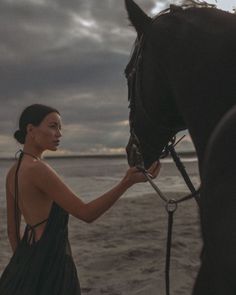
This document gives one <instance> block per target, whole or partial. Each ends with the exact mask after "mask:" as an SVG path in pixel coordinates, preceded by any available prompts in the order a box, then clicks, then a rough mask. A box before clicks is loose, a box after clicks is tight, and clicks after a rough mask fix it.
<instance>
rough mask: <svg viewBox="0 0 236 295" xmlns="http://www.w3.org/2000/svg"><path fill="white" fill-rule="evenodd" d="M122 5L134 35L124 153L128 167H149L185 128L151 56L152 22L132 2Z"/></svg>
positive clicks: (160, 68) (128, 70) (158, 65)
mask: <svg viewBox="0 0 236 295" xmlns="http://www.w3.org/2000/svg"><path fill="white" fill-rule="evenodd" d="M125 3H126V8H127V11H128V16H129V19H130V21H131V23H132V25H133V26H134V28H135V29H136V32H137V39H136V41H135V46H134V50H133V54H132V56H131V59H130V61H129V63H128V65H127V66H126V69H125V74H126V78H127V80H128V90H129V102H130V105H129V108H130V115H129V121H130V134H131V136H130V139H129V143H128V145H127V147H126V151H127V156H128V162H129V165H130V166H135V165H142V166H144V167H145V168H148V167H149V166H150V165H151V164H152V163H153V162H154V161H155V160H158V159H159V158H160V156H161V153H162V151H163V149H164V147H165V146H166V145H167V144H168V142H169V141H170V140H171V139H172V138H173V136H175V134H176V133H177V132H178V131H180V130H183V129H186V126H185V123H184V120H183V119H182V117H181V116H180V114H179V112H178V109H177V106H176V104H175V101H174V99H173V94H172V90H171V87H170V85H169V82H168V78H167V76H166V73H165V68H164V67H163V66H162V65H161V63H160V62H159V61H158V60H157V59H156V57H155V54H154V50H155V43H154V42H153V40H152V34H150V32H151V31H152V30H153V19H152V18H150V17H149V16H147V15H146V14H145V13H144V12H143V11H142V9H141V8H140V7H139V6H138V5H137V4H136V3H135V2H134V1H133V0H126V1H125ZM160 42H162V41H161V40H160ZM153 44H154V45H153ZM159 58H160V59H161V57H159Z"/></svg>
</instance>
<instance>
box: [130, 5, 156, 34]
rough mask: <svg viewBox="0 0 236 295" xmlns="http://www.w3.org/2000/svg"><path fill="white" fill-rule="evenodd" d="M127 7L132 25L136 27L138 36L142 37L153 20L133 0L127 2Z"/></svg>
mask: <svg viewBox="0 0 236 295" xmlns="http://www.w3.org/2000/svg"><path fill="white" fill-rule="evenodd" d="M125 5H126V10H127V12H128V16H129V19H130V21H131V23H132V25H133V26H134V27H135V29H136V31H137V33H138V35H139V36H140V35H142V34H143V33H144V32H145V30H146V28H147V26H148V25H149V24H150V23H151V21H152V19H151V18H150V17H149V16H147V15H146V14H145V13H144V12H143V10H142V9H141V8H140V7H139V6H138V5H137V4H136V3H135V2H134V1H133V0H125Z"/></svg>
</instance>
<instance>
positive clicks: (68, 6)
mask: <svg viewBox="0 0 236 295" xmlns="http://www.w3.org/2000/svg"><path fill="white" fill-rule="evenodd" d="M176 2H178V1H165V0H162V1H161V0H159V1H156V0H137V3H138V4H139V5H140V6H141V7H142V8H143V9H144V10H145V11H146V12H147V13H148V14H149V15H150V16H152V15H154V14H155V13H158V12H159V11H160V10H162V9H165V8H166V7H167V6H168V5H169V4H170V3H176ZM208 2H209V3H215V1H208ZM217 3H218V7H220V8H222V9H226V10H232V7H233V6H236V0H218V2H217ZM134 39H135V32H134V30H133V28H132V27H130V26H129V22H128V19H127V15H126V11H125V8H124V1H123V0H86V1H85V0H66V1H65V0H1V2H0V40H1V42H0V53H1V54H0V65H1V69H0V72H1V79H0V89H1V91H0V100H1V108H0V157H8V156H13V155H14V153H15V151H16V150H17V149H18V148H19V147H20V146H19V145H18V144H17V143H16V142H15V140H14V139H13V138H12V134H13V133H14V131H15V130H16V129H17V128H18V126H17V124H18V118H19V115H20V113H21V111H22V110H23V108H24V107H26V106H28V105H29V104H32V103H43V104H47V105H51V106H53V107H55V108H57V109H58V110H59V111H60V112H61V115H62V121H63V139H62V143H61V147H60V150H59V151H58V154H63V155H67V154H91V153H102V154H104V153H124V147H125V145H126V143H127V140H128V137H129V127H128V121H127V119H128V108H127V106H128V103H127V88H126V80H125V77H124V74H123V72H124V68H125V66H126V64H127V62H128V60H129V56H130V50H131V47H132V44H133V42H134ZM185 148H186V149H191V148H192V147H191V144H190V143H189V138H187V141H186V143H185Z"/></svg>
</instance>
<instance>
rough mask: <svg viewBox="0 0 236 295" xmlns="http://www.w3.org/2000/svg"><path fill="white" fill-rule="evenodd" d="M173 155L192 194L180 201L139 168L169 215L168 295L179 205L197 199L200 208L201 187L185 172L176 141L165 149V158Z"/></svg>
mask: <svg viewBox="0 0 236 295" xmlns="http://www.w3.org/2000/svg"><path fill="white" fill-rule="evenodd" d="M169 153H170V154H171V156H172V158H173V160H174V162H175V165H176V167H177V168H178V170H179V171H180V173H181V175H182V176H183V179H184V181H185V183H186V185H187V186H188V188H189V190H190V192H191V193H190V194H188V195H185V196H183V197H181V198H180V199H178V200H176V199H168V198H167V197H166V196H165V195H164V194H163V193H162V191H161V190H160V189H159V187H158V186H157V185H156V184H155V183H154V181H153V180H152V178H151V175H150V174H149V173H148V172H147V171H146V170H145V169H144V168H143V167H142V166H137V168H138V169H139V170H140V171H142V172H143V174H144V175H145V177H146V179H147V181H148V182H149V183H150V185H151V186H152V187H153V189H154V190H155V192H156V193H157V194H158V196H159V197H160V198H161V199H162V200H163V201H164V202H165V209H166V211H167V213H168V228H167V242H166V264H165V286H166V295H170V259H171V242H172V232H173V222H174V213H175V211H176V210H177V209H178V204H180V203H182V202H185V201H188V200H190V199H192V198H194V199H195V201H196V202H197V204H198V206H199V207H200V204H199V203H200V202H199V198H198V196H199V194H200V187H199V188H198V189H197V190H196V189H195V187H194V185H193V183H192V181H191V179H190V177H189V175H188V173H187V172H186V170H185V167H184V165H183V163H182V162H181V160H180V158H179V156H178V154H177V152H176V151H175V145H174V140H173V141H172V142H171V143H170V144H169V145H168V146H167V147H166V148H165V156H166V155H168V154H169Z"/></svg>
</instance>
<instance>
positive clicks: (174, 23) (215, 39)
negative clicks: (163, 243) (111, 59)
mask: <svg viewBox="0 0 236 295" xmlns="http://www.w3.org/2000/svg"><path fill="white" fill-rule="evenodd" d="M192 2H193V3H195V2H196V1H192ZM196 3H198V1H197V2H196ZM126 6H127V10H128V13H129V17H130V20H131V22H132V24H133V25H134V27H135V28H136V31H137V34H138V37H137V41H136V44H137V45H136V48H135V50H134V54H133V57H132V58H131V61H130V63H129V64H128V66H127V68H126V76H127V78H128V82H129V83H128V84H129V88H131V91H130V93H131V95H130V97H129V99H130V107H131V111H130V125H131V138H130V142H129V145H128V146H127V153H128V160H129V162H132V161H131V160H130V158H131V155H132V153H131V150H132V148H131V147H132V143H133V142H135V144H137V145H138V149H139V152H140V153H141V154H142V156H143V160H144V164H145V166H146V167H148V166H149V165H150V164H151V163H152V162H153V161H155V160H157V159H158V158H159V157H160V154H161V152H162V150H163V148H164V146H165V145H166V144H167V143H168V141H169V140H170V139H171V138H172V136H174V135H175V134H176V133H177V132H178V131H180V130H183V129H188V130H189V132H190V135H191V137H192V139H193V143H194V146H195V148H196V152H197V156H198V160H199V168H200V177H201V180H202V183H203V188H202V193H201V210H200V213H201V224H202V232H203V239H204V255H203V260H202V266H201V270H200V272H199V276H198V279H197V282H196V286H195V291H194V295H213V294H214V295H218V294H224V295H233V294H236V286H235V282H234V279H233V277H232V276H231V275H230V273H235V272H236V254H234V249H236V238H235V237H234V236H235V235H234V234H233V233H232V230H233V228H235V226H236V214H235V212H234V208H236V204H235V203H236V202H235V200H234V199H235V193H236V192H235V191H236V185H235V181H236V178H235V176H236V159H235V149H231V150H232V152H234V157H232V161H233V162H232V164H231V165H232V167H231V169H227V166H225V165H224V164H223V160H224V159H225V157H224V149H223V147H224V144H223V145H222V144H219V140H218V141H215V144H216V145H217V146H219V149H220V152H216V153H215V155H217V156H218V157H219V156H220V157H221V159H217V157H216V156H215V157H213V159H214V160H211V161H208V160H207V158H208V157H209V155H210V154H211V150H210V151H209V147H208V145H209V142H210V138H211V137H212V134H214V130H216V129H217V126H218V125H219V124H221V123H220V122H221V121H222V120H223V119H224V118H225V116H226V117H227V113H228V112H229V111H230V109H232V108H233V106H234V105H235V104H236V15H234V14H231V13H227V12H224V11H221V10H218V9H216V8H212V7H211V8H209V7H203V6H202V5H199V4H198V5H196V6H197V7H189V8H187V9H182V8H181V7H176V6H172V7H171V8H170V10H169V11H168V12H165V13H162V14H160V15H158V16H157V17H155V18H154V19H150V18H149V17H148V16H146V15H145V14H144V13H143V12H142V11H141V10H140V8H139V7H138V6H137V5H136V4H135V3H134V2H133V0H126ZM140 47H142V48H141V51H140V52H141V54H139V56H138V55H137V52H138V50H139V49H140ZM136 55H137V56H136ZM135 56H136V58H134V57H135ZM129 90H130V89H129ZM232 116H236V111H235V112H234V113H233V115H232ZM223 121H224V120H223ZM230 122H231V127H230V129H229V130H230V132H231V133H232V131H233V130H234V129H233V127H232V122H235V120H231V121H230ZM225 125H226V126H228V125H227V124H225ZM218 129H219V131H221V132H224V131H223V130H226V129H224V128H218ZM218 129H217V130H218ZM226 133H227V132H226ZM133 135H135V136H133ZM227 136H228V137H227V138H228V139H227V144H228V145H229V142H230V140H231V141H232V142H234V146H235V141H236V132H234V133H233V134H232V137H230V133H229V132H228V133H227ZM216 137H217V136H216ZM219 138H221V140H222V138H224V137H220V136H219ZM211 148H212V146H211ZM226 148H227V147H226ZM206 150H208V152H207V154H206ZM226 153H227V150H226ZM214 161H215V162H216V163H219V164H218V165H217V164H216V165H213V162H214ZM205 163H207V166H206V165H204V164H205ZM227 163H228V164H229V162H227ZM212 165H213V166H214V169H213V168H212V167H213V166H212ZM209 167H210V168H209ZM225 169H227V171H225ZM215 170H218V171H222V172H223V173H224V175H225V177H222V179H221V181H220V179H219V178H218V179H216V178H214V177H212V175H214V171H215ZM206 171H207V172H206ZM209 179H213V181H210V182H209ZM229 179H230V181H229ZM224 198H227V202H226V203H225V205H224V206H223V200H224ZM222 208H224V209H223V210H222ZM234 216H235V217H234ZM218 217H219V218H220V220H218V219H217V218H218ZM226 219H227V222H225V223H224V220H226ZM230 223H231V226H229V225H230ZM217 225H219V227H220V230H219V231H218V228H217ZM234 231H235V230H234ZM222 237H224V238H226V239H227V243H229V245H230V246H226V244H225V243H224V242H222ZM225 252H227V253H228V255H227V259H226V258H225V259H224V257H226V256H225V254H224V253H225ZM230 261H231V262H230ZM225 272H226V273H228V274H229V275H225ZM226 286H227V287H226ZM223 290H225V291H224V293H222V292H223Z"/></svg>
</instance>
